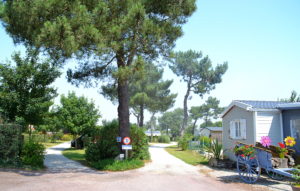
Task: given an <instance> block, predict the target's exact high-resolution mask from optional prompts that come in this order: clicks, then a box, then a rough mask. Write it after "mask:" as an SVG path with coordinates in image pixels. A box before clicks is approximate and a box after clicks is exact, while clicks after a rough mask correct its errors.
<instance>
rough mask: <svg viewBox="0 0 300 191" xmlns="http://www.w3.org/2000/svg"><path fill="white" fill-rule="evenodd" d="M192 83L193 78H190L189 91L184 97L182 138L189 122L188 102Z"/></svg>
mask: <svg viewBox="0 0 300 191" xmlns="http://www.w3.org/2000/svg"><path fill="white" fill-rule="evenodd" d="M191 82H192V78H191V77H190V79H189V81H188V83H187V90H186V93H185V96H184V100H183V122H182V126H181V129H180V136H182V135H183V133H184V130H185V128H186V126H187V121H188V117H189V115H188V107H187V100H188V98H189V96H190V91H191Z"/></svg>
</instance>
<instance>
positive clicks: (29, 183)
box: [0, 144, 265, 191]
mask: <svg viewBox="0 0 300 191" xmlns="http://www.w3.org/2000/svg"><path fill="white" fill-rule="evenodd" d="M163 147H164V145H159V144H157V145H154V146H151V148H150V152H151V157H152V162H151V163H148V164H146V166H145V167H143V168H141V169H137V170H131V171H127V172H100V171H94V170H88V171H87V170H86V168H78V169H77V170H76V169H73V170H72V171H69V172H68V171H51V170H48V171H45V172H26V171H13V170H11V171H9V170H6V171H0V190H1V191H7V190H11V191H18V190H28V191H29V190H30V191H35V190H36V191H40V190H43V191H46V190H54V191H60V190H62V191H68V190H80V191H83V190H89V191H93V190H103V191H119V190H128V191H181V190H184V191H185V190H187V191H194V190H195V191H196V190H197V191H201V190H205V191H219V190H224V191H225V190H230V191H232V190H253V188H252V187H251V186H249V185H245V184H236V183H230V182H226V181H219V180H217V179H216V178H214V177H211V176H208V175H207V174H206V173H200V171H199V168H198V167H194V166H190V165H188V164H186V163H184V162H182V161H181V160H179V159H177V158H175V157H173V156H171V155H170V154H168V153H167V152H166V151H165V150H164V149H163ZM57 150H59V148H58V149H57ZM59 165H63V163H60V164H59ZM255 190H258V189H255ZM264 190H265V189H264Z"/></svg>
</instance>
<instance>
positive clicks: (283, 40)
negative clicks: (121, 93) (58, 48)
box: [0, 0, 300, 122]
mask: <svg viewBox="0 0 300 191" xmlns="http://www.w3.org/2000/svg"><path fill="white" fill-rule="evenodd" d="M197 5H198V9H197V11H196V12H195V13H194V14H193V16H192V17H191V18H190V19H189V21H188V23H187V24H185V25H184V26H183V30H184V36H183V37H181V38H180V39H178V41H177V42H176V48H175V49H176V50H188V49H192V50H197V51H202V52H203V54H205V55H209V57H210V58H211V60H212V61H213V64H214V65H216V64H220V63H223V62H224V61H227V62H228V64H229V69H228V71H227V73H226V74H225V75H224V78H223V82H222V83H221V84H219V85H217V86H216V89H215V90H214V91H212V92H211V94H210V95H211V96H215V97H217V98H218V99H220V101H221V105H222V106H227V105H228V104H229V103H230V102H231V101H232V100H235V99H248V100H277V99H278V98H286V97H289V95H290V92H291V91H292V90H296V91H298V92H299V93H300V87H299V85H298V81H299V69H300V11H299V8H300V1H298V0H285V1H282V0H263V1H261V0H251V1H242V0H226V1H224V0H198V1H197ZM20 49H22V47H16V46H15V45H13V43H12V40H11V38H10V37H9V36H8V35H7V34H6V33H5V31H4V29H3V27H0V61H4V60H6V59H9V58H10V55H11V53H12V52H13V51H15V50H20ZM164 78H165V79H174V83H173V85H172V88H171V90H172V92H174V93H178V97H177V100H176V103H175V106H174V108H177V107H182V105H183V103H182V102H183V96H184V93H185V87H186V86H185V84H183V83H181V82H180V80H179V79H178V78H176V76H174V75H173V74H172V72H171V71H170V70H169V69H167V68H166V69H165V74H164ZM54 86H56V87H57V88H58V92H59V93H60V94H62V93H64V94H67V92H68V91H71V90H74V91H76V93H77V94H78V95H84V96H87V97H89V98H91V99H93V100H94V101H95V102H96V104H97V105H98V106H99V109H100V111H101V114H102V116H103V119H112V118H116V117H117V106H114V105H113V104H112V103H110V102H109V101H107V100H105V99H104V98H103V97H102V96H101V95H100V94H99V93H98V90H97V89H84V88H76V87H74V86H72V85H70V84H68V83H67V82H66V79H65V74H63V75H62V77H61V78H60V79H58V80H57V81H56V82H55V84H54ZM206 97H207V96H205V97H204V99H205V98H206ZM57 101H58V99H57V100H56V102H57ZM203 101H204V100H203V99H201V98H200V97H198V96H197V95H194V96H193V98H192V100H190V101H189V106H193V105H200V104H202V103H203ZM148 117H149V115H146V118H148ZM131 120H132V122H134V121H135V119H134V118H132V119H131Z"/></svg>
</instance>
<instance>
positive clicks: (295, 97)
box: [280, 90, 300, 102]
mask: <svg viewBox="0 0 300 191" xmlns="http://www.w3.org/2000/svg"><path fill="white" fill-rule="evenodd" d="M280 101H284V102H300V95H298V93H297V92H296V91H295V90H293V91H292V92H291V96H290V97H289V98H286V99H280Z"/></svg>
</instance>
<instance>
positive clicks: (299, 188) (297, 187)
mask: <svg viewBox="0 0 300 191" xmlns="http://www.w3.org/2000/svg"><path fill="white" fill-rule="evenodd" d="M292 189H293V191H300V185H292Z"/></svg>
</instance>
